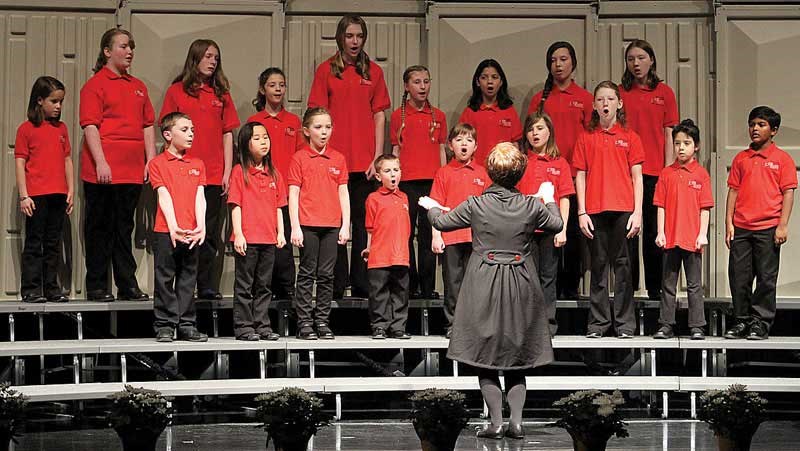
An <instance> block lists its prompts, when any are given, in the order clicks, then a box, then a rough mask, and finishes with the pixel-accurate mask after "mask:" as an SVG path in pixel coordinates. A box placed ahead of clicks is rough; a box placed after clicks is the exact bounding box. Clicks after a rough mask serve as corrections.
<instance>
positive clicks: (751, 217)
mask: <svg viewBox="0 0 800 451" xmlns="http://www.w3.org/2000/svg"><path fill="white" fill-rule="evenodd" d="M728 187H730V188H733V189H735V190H737V191H738V192H739V194H738V196H737V197H736V204H735V205H734V207H733V208H734V211H733V225H735V226H736V227H740V228H743V229H748V230H764V229H768V228H770V227H776V226H777V225H778V223H780V219H781V211H782V209H783V192H784V191H786V190H788V189H795V188H797V166H796V165H795V163H794V160H792V157H791V156H789V154H788V153H786V152H784V151H783V150H781V149H780V148H779V147H778V146H776V145H775V143H771V144H770V145H769V146H768V147H767V148H765V149H763V150H759V151H755V150H753V149H746V150H743V151H741V152H739V153H738V154H736V156H735V157H734V158H733V163H731V172H730V174H729V175H728Z"/></svg>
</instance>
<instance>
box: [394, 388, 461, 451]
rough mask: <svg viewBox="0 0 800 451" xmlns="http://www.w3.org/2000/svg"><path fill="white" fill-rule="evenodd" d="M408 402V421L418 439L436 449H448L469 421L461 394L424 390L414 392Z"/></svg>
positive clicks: (434, 389)
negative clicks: (409, 413)
mask: <svg viewBox="0 0 800 451" xmlns="http://www.w3.org/2000/svg"><path fill="white" fill-rule="evenodd" d="M409 399H410V400H411V415H410V418H411V422H412V423H413V424H414V429H415V430H416V431H417V435H418V436H419V438H420V439H422V440H425V441H428V442H430V443H432V444H433V445H435V446H436V447H437V448H439V449H447V448H448V447H452V444H454V443H455V439H457V438H458V435H459V434H460V433H461V430H462V429H464V427H465V426H466V425H467V422H469V418H470V414H469V410H467V407H466V403H465V399H466V398H465V397H464V395H463V394H461V393H459V392H457V391H454V390H445V389H439V388H428V389H426V390H422V391H418V392H415V393H414V394H412V395H411V397H410V398H409ZM450 442H452V443H450Z"/></svg>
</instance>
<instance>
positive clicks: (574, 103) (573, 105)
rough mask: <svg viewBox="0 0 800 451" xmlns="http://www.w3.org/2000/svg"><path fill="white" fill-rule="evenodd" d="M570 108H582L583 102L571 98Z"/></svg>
mask: <svg viewBox="0 0 800 451" xmlns="http://www.w3.org/2000/svg"><path fill="white" fill-rule="evenodd" d="M569 106H570V108H580V109H583V102H581V101H580V100H572V101H570V102H569Z"/></svg>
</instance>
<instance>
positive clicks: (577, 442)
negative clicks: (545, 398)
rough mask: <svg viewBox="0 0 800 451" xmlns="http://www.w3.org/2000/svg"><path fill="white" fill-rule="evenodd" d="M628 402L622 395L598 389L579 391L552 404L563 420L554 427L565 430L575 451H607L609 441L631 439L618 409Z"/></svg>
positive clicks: (617, 392)
mask: <svg viewBox="0 0 800 451" xmlns="http://www.w3.org/2000/svg"><path fill="white" fill-rule="evenodd" d="M624 403H625V399H624V398H623V397H622V393H620V392H619V390H615V391H614V393H612V394H610V395H609V394H608V393H603V392H601V391H599V390H584V391H577V392H575V393H573V394H571V395H569V396H567V397H564V398H561V399H559V400H558V401H556V402H554V403H553V407H556V408H558V410H559V413H560V416H561V418H560V419H559V420H558V421H556V422H555V423H553V424H552V425H551V426H555V427H560V428H564V429H566V430H567V432H569V435H570V436H571V437H572V446H573V448H574V449H575V451H605V449H606V444H607V442H608V439H610V438H611V437H612V436H614V435H616V436H617V437H619V438H624V437H627V436H628V430H627V429H626V428H625V423H624V422H623V421H622V415H620V413H619V411H618V410H617V407H619V406H621V405H622V404H624Z"/></svg>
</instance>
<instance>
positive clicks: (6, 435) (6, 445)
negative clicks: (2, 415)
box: [0, 430, 13, 451]
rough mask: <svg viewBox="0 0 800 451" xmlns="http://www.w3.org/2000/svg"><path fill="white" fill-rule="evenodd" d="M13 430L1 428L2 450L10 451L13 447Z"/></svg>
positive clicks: (0, 444) (0, 443)
mask: <svg viewBox="0 0 800 451" xmlns="http://www.w3.org/2000/svg"><path fill="white" fill-rule="evenodd" d="M12 438H13V436H12V435H11V431H8V430H0V451H8V450H9V449H11V439H12Z"/></svg>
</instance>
